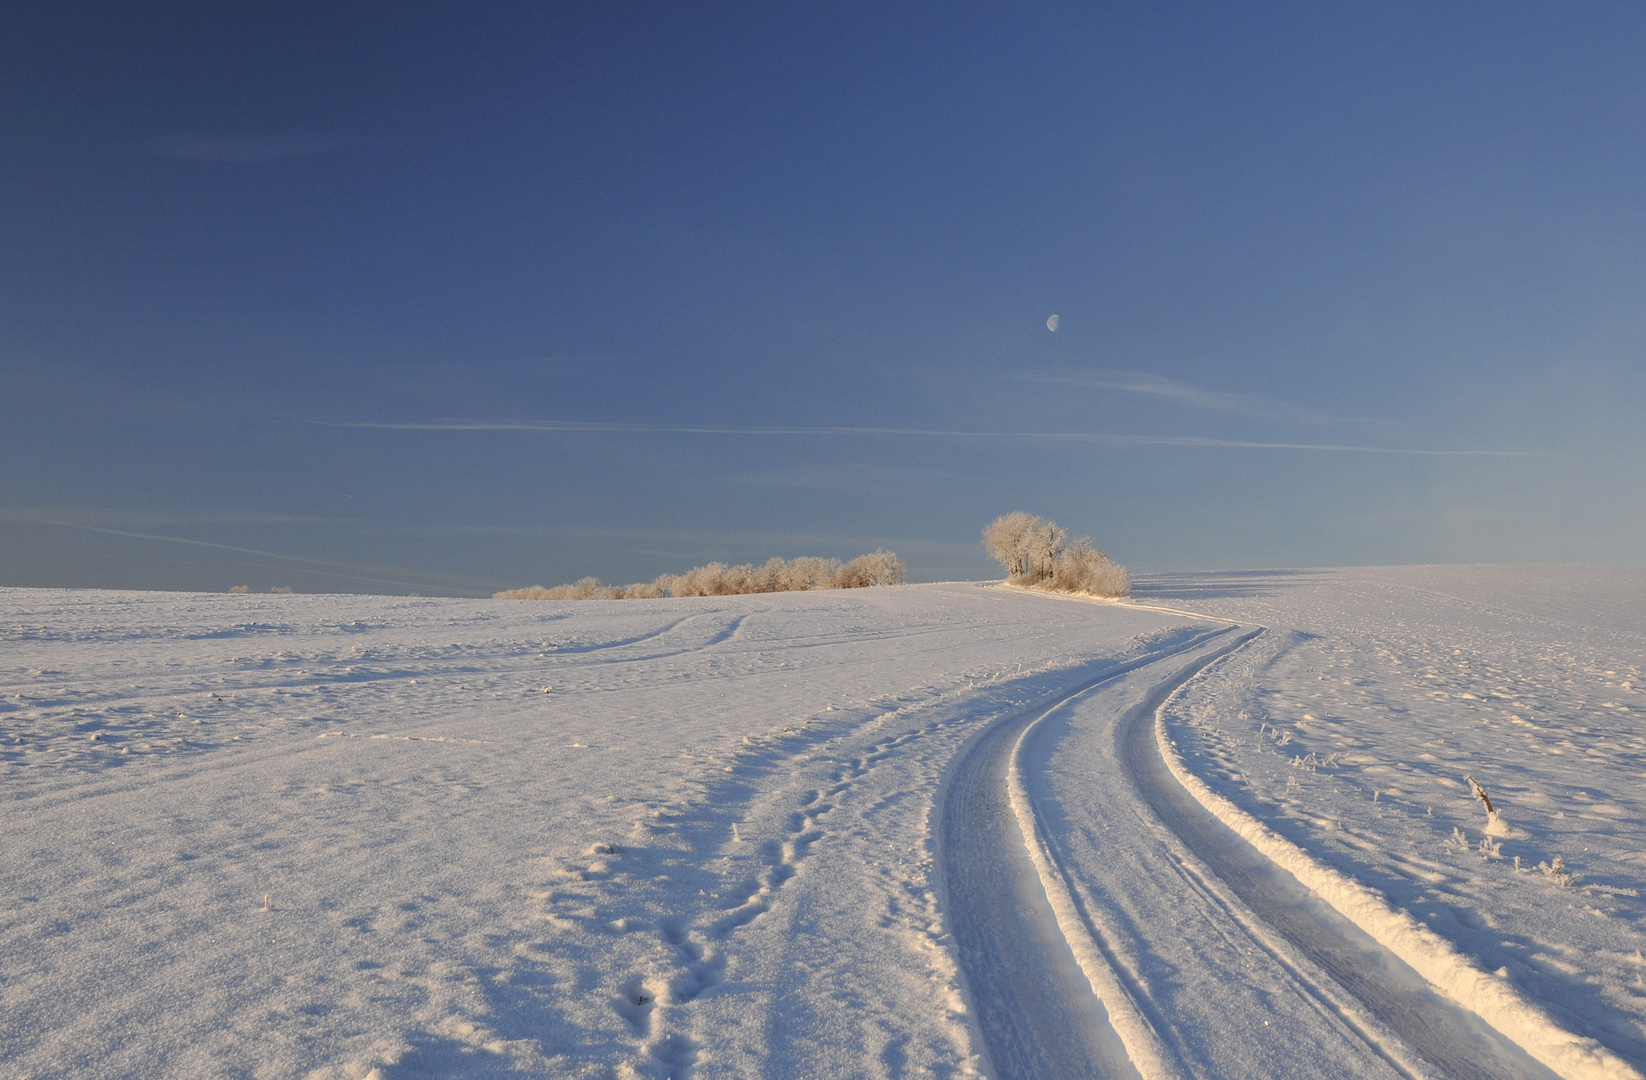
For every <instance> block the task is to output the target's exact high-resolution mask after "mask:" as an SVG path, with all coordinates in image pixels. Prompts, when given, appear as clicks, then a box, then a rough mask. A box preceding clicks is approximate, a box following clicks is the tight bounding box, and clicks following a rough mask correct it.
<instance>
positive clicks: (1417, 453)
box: [305, 420, 1549, 458]
mask: <svg viewBox="0 0 1646 1080" xmlns="http://www.w3.org/2000/svg"><path fill="white" fill-rule="evenodd" d="M305 423H309V424H313V425H316V426H318V427H330V428H349V429H356V430H367V431H431V432H465V431H470V432H484V431H521V432H539V433H543V434H556V433H563V434H579V433H582V434H600V433H608V434H634V435H717V436H742V437H760V436H764V437H785V438H917V439H971V440H996V441H1019V442H1067V443H1094V444H1099V445H1105V446H1177V447H1206V448H1209V449H1235V450H1308V451H1320V452H1327V453H1341V454H1391V455H1400V456H1407V457H1488V458H1492V457H1501V458H1527V457H1547V456H1549V455H1547V454H1545V453H1543V452H1540V451H1535V450H1475V449H1423V448H1413V447H1399V446H1357V445H1354V444H1350V443H1322V442H1268V441H1261V440H1250V439H1218V438H1212V437H1209V436H1202V435H1121V434H1113V433H1109V432H1098V431H968V430H958V429H950V428H897V427H714V426H697V425H687V424H626V423H606V422H601V421H593V420H429V421H410V422H388V421H367V420H358V421H342V420H308V421H305Z"/></svg>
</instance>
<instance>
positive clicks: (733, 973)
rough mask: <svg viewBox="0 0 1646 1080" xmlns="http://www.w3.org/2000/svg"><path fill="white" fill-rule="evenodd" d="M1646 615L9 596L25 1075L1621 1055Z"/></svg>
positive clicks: (1300, 600) (1244, 593) (1276, 587)
mask: <svg viewBox="0 0 1646 1080" xmlns="http://www.w3.org/2000/svg"><path fill="white" fill-rule="evenodd" d="M1643 645H1646V580H1643V577H1642V575H1641V574H1640V573H1639V572H1631V571H1608V570H1588V569H1560V568H1547V567H1539V568H1401V569H1382V570H1370V569H1367V570H1352V571H1348V570H1346V571H1324V572H1314V571H1311V572H1274V573H1265V574H1256V573H1253V574H1239V575H1183V576H1177V577H1172V578H1160V579H1154V580H1150V581H1145V582H1143V583H1142V585H1141V587H1140V588H1139V590H1138V596H1137V597H1136V599H1135V602H1134V603H1132V604H1129V605H1116V604H1104V603H1095V602H1083V601H1078V600H1072V599H1066V598H1058V597H1052V596H1045V595H1031V594H1026V593H1023V592H1020V591H1016V590H1008V589H1003V588H998V587H989V586H981V585H969V584H951V585H921V586H904V587H898V588H889V589H861V590H851V591H845V592H818V593H790V594H775V595H764V596H746V597H732V598H719V599H694V600H660V601H622V602H598V601H596V602H584V603H575V604H571V603H560V604H556V603H533V602H498V601H460V600H428V599H405V598H364V597H352V596H296V597H290V596H286V597H276V596H204V595H183V594H152V593H150V594H143V593H111V592H60V591H48V590H0V777H3V783H4V789H3V792H0V796H3V801H0V808H3V809H0V813H3V815H4V816H3V818H0V825H3V829H0V1075H6V1076H11V1075H16V1076H29V1077H45V1076H75V1077H80V1076H86V1077H172V1076H203V1077H204V1076H211V1077H216V1076H244V1077H310V1076H312V1077H364V1076H368V1075H371V1074H372V1073H373V1072H374V1071H375V1072H376V1073H377V1075H379V1076H382V1077H424V1076H427V1077H445V1076H493V1075H496V1076H504V1075H508V1076H519V1075H539V1076H649V1077H663V1076H670V1077H686V1076H693V1077H710V1076H781V1077H823V1076H829V1077H834V1076H897V1075H970V1074H977V1073H981V1074H986V1075H995V1076H999V1077H1007V1076H1013V1077H1016V1076H1053V1075H1093V1074H1112V1075H1125V1074H1133V1075H1135V1074H1137V1073H1139V1072H1140V1073H1142V1074H1143V1075H1147V1076H1151V1077H1152V1076H1219V1077H1223V1076H1253V1077H1258V1076H1268V1077H1272V1076H1283V1075H1284V1076H1332V1075H1337V1076H1377V1075H1388V1076H1398V1075H1403V1074H1404V1075H1437V1076H1438V1075H1526V1076H1535V1075H1548V1072H1547V1071H1543V1070H1544V1066H1543V1065H1540V1064H1538V1061H1539V1060H1541V1061H1543V1062H1545V1063H1549V1064H1553V1065H1554V1066H1555V1067H1556V1069H1557V1071H1559V1072H1562V1073H1565V1074H1568V1075H1617V1076H1629V1075H1638V1073H1637V1072H1636V1070H1638V1069H1639V1068H1640V1066H1641V1065H1642V1064H1643V1063H1646V1027H1643V1021H1646V959H1643V957H1642V951H1641V950H1642V948H1643V947H1646V925H1643V920H1642V914H1643V909H1642V906H1641V904H1642V901H1641V898H1640V895H1639V894H1640V891H1641V888H1642V883H1641V877H1642V874H1643V871H1646V866H1643V860H1646V845H1643V837H1646V826H1643V825H1642V821H1641V814H1642V809H1643V806H1646V789H1643V788H1642V784H1641V781H1642V779H1643V777H1642V771H1643V769H1642V763H1643V761H1646V753H1643V752H1646V731H1643V730H1642V729H1641V726H1640V719H1641V715H1642V711H1643V710H1646V697H1643V696H1642V694H1641V691H1640V690H1639V689H1637V687H1640V686H1641V679H1642V673H1641V671H1640V666H1641V664H1642V663H1643V657H1646V650H1643ZM1173 769H1176V770H1178V772H1179V773H1181V774H1182V778H1183V779H1184V780H1187V781H1188V784H1189V787H1190V788H1196V789H1197V791H1196V793H1195V794H1196V796H1198V798H1196V797H1194V796H1191V794H1190V792H1189V791H1188V790H1187V789H1186V788H1185V787H1184V785H1183V783H1182V782H1180V780H1179V779H1178V777H1177V776H1176V775H1174V773H1173V772H1172V770H1173ZM1466 774H1467V775H1472V776H1474V777H1475V778H1476V779H1477V780H1479V781H1480V783H1481V784H1482V785H1484V787H1485V789H1486V791H1487V792H1488V793H1489V794H1490V795H1491V797H1492V799H1493V801H1494V803H1495V804H1496V805H1497V808H1498V810H1499V813H1500V817H1501V820H1502V824H1501V825H1499V826H1496V827H1494V828H1493V830H1492V833H1493V835H1487V834H1486V832H1485V831H1484V830H1485V827H1486V825H1487V819H1486V815H1485V812H1484V808H1483V806H1482V805H1481V804H1480V803H1478V802H1476V801H1474V800H1473V797H1472V795H1471V793H1470V789H1469V786H1468V784H1467V782H1466V781H1465V780H1464V776H1465V775H1466ZM1204 806H1211V807H1212V809H1213V810H1214V811H1216V812H1217V813H1218V814H1219V815H1220V816H1219V817H1214V816H1213V815H1212V814H1210V813H1208V812H1207V811H1206V810H1205V809H1204V808H1203V807H1204ZM1252 823H1256V825H1255V827H1256V828H1257V829H1258V831H1255V832H1254V831H1252V829H1250V828H1247V836H1248V839H1250V840H1252V841H1254V842H1255V843H1256V844H1257V845H1258V847H1256V848H1254V847H1251V846H1250V845H1249V844H1247V842H1246V841H1245V840H1241V839H1239V838H1238V837H1237V836H1236V830H1240V829H1243V828H1246V827H1247V825H1248V824H1252ZM1230 825H1233V826H1234V830H1231V828H1230ZM1219 830H1221V831H1219ZM1025 836H1027V837H1028V838H1029V842H1028V843H1025ZM1265 845H1267V847H1265ZM1483 845H1484V846H1483ZM1260 848H1262V849H1264V850H1266V851H1267V852H1268V855H1267V856H1265V855H1261V854H1258V850H1259V849H1260ZM1516 856H1518V857H1519V859H1520V863H1519V868H1518V869H1517V867H1516V864H1515V861H1514V860H1515V858H1516ZM1557 857H1558V858H1559V859H1560V860H1561V862H1560V864H1559V865H1560V866H1561V867H1562V868H1563V870H1562V871H1556V870H1555V869H1554V866H1555V859H1556V858H1557ZM1276 858H1278V859H1280V860H1282V861H1284V860H1286V859H1288V858H1293V859H1294V864H1293V865H1292V867H1291V869H1292V870H1293V872H1295V874H1296V875H1297V878H1304V879H1309V875H1311V874H1325V875H1327V877H1325V878H1321V879H1320V880H1319V881H1314V882H1313V884H1315V885H1316V888H1317V893H1318V894H1319V895H1321V896H1327V897H1328V899H1330V898H1331V896H1332V895H1333V894H1332V889H1333V888H1334V887H1335V886H1334V885H1333V884H1332V881H1334V880H1341V881H1348V882H1350V883H1351V884H1352V883H1359V884H1360V885H1362V886H1365V887H1369V889H1370V890H1374V892H1372V893H1369V894H1367V895H1369V896H1370V897H1371V899H1372V900H1373V901H1375V903H1373V904H1372V905H1371V906H1370V907H1367V906H1364V905H1363V906H1362V907H1360V908H1355V906H1354V904H1353V903H1349V902H1345V901H1344V900H1343V897H1342V896H1338V897H1337V901H1336V902H1337V903H1339V905H1340V906H1341V907H1347V908H1350V909H1352V910H1348V911H1345V912H1343V913H1342V914H1347V915H1348V916H1349V919H1345V918H1343V917H1342V916H1341V914H1339V913H1338V912H1336V911H1334V910H1333V909H1330V908H1327V907H1326V906H1325V905H1324V904H1323V903H1321V902H1320V900H1319V899H1318V898H1314V897H1310V896H1309V895H1308V894H1307V893H1306V891H1305V890H1303V888H1302V886H1300V885H1299V884H1298V880H1297V878H1294V877H1288V876H1287V873H1286V871H1285V870H1280V869H1277V868H1276V864H1275V862H1274V861H1273V860H1274V859H1276ZM1540 864H1541V865H1542V866H1546V867H1548V869H1546V870H1545V869H1540ZM1333 874H1336V875H1337V878H1335V879H1334V878H1331V877H1330V875H1333ZM1322 883H1323V884H1322ZM1363 891H1364V890H1363ZM1349 899H1350V900H1351V901H1353V900H1354V897H1353V896H1351V897H1350V898H1349ZM1361 899H1365V897H1361ZM1378 904H1381V905H1382V907H1378V906H1377V905H1378ZM1380 912H1381V914H1380ZM1402 917H1407V918H1408V921H1409V925H1408V923H1402V922H1401V921H1400V920H1401V918H1402ZM1350 920H1354V921H1353V922H1351V921H1350ZM1380 920H1381V921H1380ZM1357 924H1358V925H1357ZM1402 934H1404V935H1405V937H1402V936H1401V935H1402ZM1356 935H1358V937H1357V936H1356ZM1373 939H1377V940H1380V941H1383V943H1384V945H1387V946H1390V948H1392V949H1393V950H1394V953H1396V954H1399V955H1401V956H1404V957H1405V958H1406V963H1405V964H1403V963H1402V961H1400V960H1396V959H1392V958H1391V954H1390V952H1389V951H1387V950H1385V949H1383V948H1381V947H1380V946H1378V945H1377V944H1375V943H1374V940H1373ZM1403 950H1404V951H1403ZM1436 957H1439V960H1436ZM1435 963H1441V964H1442V966H1444V963H1451V964H1452V965H1453V966H1452V968H1450V969H1448V971H1449V972H1450V974H1449V975H1448V973H1447V971H1440V972H1439V973H1438V974H1437V973H1436V972H1435V971H1432V970H1428V969H1425V968H1424V965H1425V964H1428V965H1430V966H1431V967H1432V966H1433V964H1435ZM1406 964H1411V965H1412V966H1411V967H1408V966H1406ZM1414 967H1415V968H1417V969H1420V970H1423V972H1424V974H1425V975H1426V976H1428V978H1429V980H1430V982H1431V983H1436V984H1440V985H1441V987H1442V989H1444V990H1446V991H1447V992H1448V993H1450V994H1451V997H1452V998H1453V999H1459V1000H1464V1004H1465V1005H1468V1006H1469V1007H1470V1008H1475V1009H1478V1010H1480V1011H1481V1012H1482V1013H1492V1010H1493V1009H1494V1008H1498V1007H1499V1006H1501V1005H1502V1003H1503V1002H1505V1001H1507V1002H1508V1003H1509V1005H1510V1006H1512V1007H1513V1008H1511V1011H1510V1012H1509V1013H1503V1012H1502V1009H1501V1008H1499V1012H1498V1013H1496V1014H1493V1017H1495V1020H1494V1022H1496V1023H1497V1024H1498V1029H1497V1030H1493V1029H1491V1028H1489V1027H1487V1026H1486V1025H1485V1024H1483V1023H1481V1021H1480V1020H1479V1019H1478V1018H1477V1017H1476V1016H1475V1015H1474V1014H1473V1013H1470V1012H1467V1011H1465V1010H1463V1009H1459V1008H1457V1007H1456V1005H1455V1004H1454V1003H1452V1002H1449V1001H1447V1000H1445V999H1443V998H1442V997H1440V996H1439V995H1437V994H1436V993H1435V991H1434V989H1433V988H1431V987H1429V986H1425V984H1424V981H1423V979H1422V978H1420V977H1418V976H1417V975H1416V974H1414V972H1413V968H1414ZM1459 972H1463V973H1465V974H1468V973H1473V975H1474V976H1478V978H1477V979H1476V981H1475V983H1468V982H1467V979H1464V980H1463V981H1462V982H1460V981H1459V980H1458V978H1456V977H1455V976H1457V975H1458V973H1459ZM1494 973H1496V974H1494ZM1448 978H1450V979H1451V982H1450V983H1448V982H1447V981H1446V980H1447V979H1448ZM1481 980H1485V981H1484V982H1483V981H1481ZM1460 987H1461V989H1460ZM1494 988H1495V989H1494ZM1094 990H1095V994H1094ZM1493 993H1498V997H1495V998H1494V997H1493V996H1492V995H1493ZM1471 995H1472V996H1471ZM1505 995H1506V996H1505ZM1494 1002H1496V1004H1495V1005H1494ZM1514 1008H1518V1009H1520V1010H1521V1011H1520V1012H1514V1011H1513V1009H1514ZM1505 1016H1508V1017H1510V1019H1509V1020H1508V1021H1505V1019H1504V1017H1505ZM1414 1018H1415V1019H1414ZM1534 1059H1536V1060H1534Z"/></svg>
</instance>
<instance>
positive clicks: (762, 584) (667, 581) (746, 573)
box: [493, 551, 907, 600]
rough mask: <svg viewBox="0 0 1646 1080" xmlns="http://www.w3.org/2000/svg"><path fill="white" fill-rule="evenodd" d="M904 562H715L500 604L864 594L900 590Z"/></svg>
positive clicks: (536, 588)
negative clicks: (827, 592)
mask: <svg viewBox="0 0 1646 1080" xmlns="http://www.w3.org/2000/svg"><path fill="white" fill-rule="evenodd" d="M906 569H907V568H906V567H905V566H904V565H903V560H902V559H899V558H898V557H897V556H896V555H894V554H893V553H891V552H890V551H876V552H873V553H871V554H868V555H859V556H858V557H857V558H855V559H853V560H852V561H851V562H849V563H844V564H842V563H841V561H840V560H839V559H820V558H817V557H815V556H811V555H802V556H801V557H800V558H797V559H787V560H785V559H778V558H773V559H769V560H767V561H766V562H765V563H762V564H761V565H759V566H756V565H754V564H753V563H743V564H741V565H738V566H727V565H726V564H725V563H720V562H712V563H709V564H708V565H707V566H698V567H694V568H692V569H690V570H688V571H686V572H685V573H684V574H663V575H662V576H660V577H659V578H658V579H657V580H656V581H652V582H650V583H641V584H636V585H604V584H602V583H601V581H600V579H599V578H592V577H591V578H584V579H583V580H581V581H578V582H575V583H573V584H571V585H557V586H555V587H554V588H552V589H545V588H543V587H542V586H541V585H533V586H531V587H530V588H525V589H506V590H504V591H503V592H500V593H496V594H494V595H493V599H495V600H655V599H657V598H658V597H662V596H666V595H669V596H740V595H743V594H745V593H768V592H801V591H804V590H807V589H859V588H866V587H868V586H873V585H896V584H898V583H899V582H901V581H902V580H903V575H904V573H905V572H906Z"/></svg>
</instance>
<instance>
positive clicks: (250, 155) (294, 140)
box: [149, 132, 360, 165]
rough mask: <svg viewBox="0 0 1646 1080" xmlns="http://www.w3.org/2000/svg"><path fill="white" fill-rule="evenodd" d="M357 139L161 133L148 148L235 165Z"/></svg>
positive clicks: (351, 143)
mask: <svg viewBox="0 0 1646 1080" xmlns="http://www.w3.org/2000/svg"><path fill="white" fill-rule="evenodd" d="M359 143H360V140H359V139H351V138H348V137H346V136H342V135H317V134H305V133H301V132H293V133H289V134H285V135H232V136H209V135H164V136H161V137H160V138H158V139H153V140H151V141H150V142H149V151H150V152H151V153H153V154H156V155H158V156H160V157H169V158H180V159H182V160H185V161H218V162H227V163H230V164H235V165H259V164H262V163H263V162H266V161H285V160H288V159H290V158H302V157H312V156H313V155H315V154H325V153H330V152H331V151H333V150H341V149H343V148H345V147H349V146H356V145H359Z"/></svg>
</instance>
